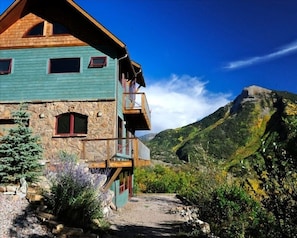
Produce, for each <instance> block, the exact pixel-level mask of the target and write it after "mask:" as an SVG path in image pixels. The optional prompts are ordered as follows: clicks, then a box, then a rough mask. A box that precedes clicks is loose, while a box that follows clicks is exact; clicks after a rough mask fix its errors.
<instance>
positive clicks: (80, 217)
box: [47, 161, 103, 229]
mask: <svg viewBox="0 0 297 238" xmlns="http://www.w3.org/2000/svg"><path fill="white" fill-rule="evenodd" d="M50 175H51V176H49V177H50V181H51V183H52V186H51V193H50V194H49V196H48V197H49V199H48V201H47V202H48V205H49V208H50V209H51V210H52V212H53V214H54V215H56V216H57V218H58V219H59V220H61V221H63V222H64V223H65V224H67V225H71V226H77V227H82V228H87V229H91V224H93V220H94V219H99V220H100V219H102V218H103V213H102V207H101V201H100V192H99V190H97V189H96V188H97V186H96V185H97V183H99V182H100V181H99V180H98V181H96V179H94V176H93V175H92V174H91V173H90V172H89V171H88V168H86V167H85V166H83V165H79V164H76V163H75V162H74V161H64V162H63V163H62V164H61V166H59V167H58V168H57V171H56V172H55V173H54V174H50Z"/></svg>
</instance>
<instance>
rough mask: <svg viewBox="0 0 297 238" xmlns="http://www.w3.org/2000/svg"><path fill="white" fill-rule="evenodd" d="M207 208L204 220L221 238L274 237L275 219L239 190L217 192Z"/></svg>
mask: <svg viewBox="0 0 297 238" xmlns="http://www.w3.org/2000/svg"><path fill="white" fill-rule="evenodd" d="M204 205H205V206H204V208H203V209H201V217H203V219H205V220H206V221H208V222H209V223H210V226H211V227H212V231H213V232H214V233H215V234H216V235H218V236H219V237H222V238H224V237H228V238H231V237H273V236H271V233H272V232H273V226H274V222H275V221H274V217H273V216H271V215H270V214H269V213H267V212H266V211H265V210H264V209H263V208H262V207H261V205H260V204H259V203H258V202H256V201H255V200H254V199H253V198H252V197H251V196H250V195H248V193H247V192H246V191H245V190H244V189H242V188H240V187H238V186H235V185H231V186H230V185H224V186H221V187H219V188H217V189H216V190H214V192H213V193H212V196H211V198H210V200H209V201H208V203H205V204H204Z"/></svg>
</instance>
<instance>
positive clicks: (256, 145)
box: [147, 86, 297, 163]
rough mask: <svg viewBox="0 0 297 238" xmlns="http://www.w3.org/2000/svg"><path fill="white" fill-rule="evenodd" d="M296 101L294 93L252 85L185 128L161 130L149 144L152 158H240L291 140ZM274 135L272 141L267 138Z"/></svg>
mask: <svg viewBox="0 0 297 238" xmlns="http://www.w3.org/2000/svg"><path fill="white" fill-rule="evenodd" d="M296 103H297V95H295V94H292V93H289V92H280V91H273V90H269V89H265V88H261V87H258V86H250V87H247V88H244V89H243V91H242V93H241V94H240V95H239V96H237V97H236V98H235V100H234V101H233V102H231V103H229V104H227V105H226V106H224V107H221V108H219V109H218V110H217V111H215V112H214V113H213V114H211V115H209V116H207V117H205V118H204V119H202V120H200V121H198V122H195V123H193V124H190V125H187V126H184V127H182V128H177V129H170V130H165V131H162V132H160V133H159V134H157V135H156V136H155V137H154V138H153V139H152V140H150V141H149V142H148V143H147V145H148V146H149V147H150V149H151V155H152V158H153V159H159V160H163V161H167V162H168V161H175V162H176V161H178V160H182V161H186V162H194V161H197V162H200V163H201V162H203V161H204V160H205V158H208V159H209V158H211V159H213V160H215V161H230V162H231V161H234V162H235V161H241V160H243V159H245V158H247V157H249V156H251V155H253V154H254V153H256V152H257V151H259V150H260V149H261V148H262V149H263V148H264V147H266V146H271V145H270V144H271V143H273V142H274V143H285V144H286V143H292V141H290V138H289V137H291V136H292V135H291V134H292V132H290V128H291V127H292V126H293V127H294V120H295V117H296V115H297V104H296ZM292 120H293V121H292ZM291 121H292V122H291ZM272 135H274V136H273V142H270V141H267V139H271V140H272V138H271V136H272ZM293 137H294V136H293ZM290 150H291V149H290ZM204 162H205V161H204Z"/></svg>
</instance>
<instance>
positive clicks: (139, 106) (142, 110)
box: [123, 93, 151, 130]
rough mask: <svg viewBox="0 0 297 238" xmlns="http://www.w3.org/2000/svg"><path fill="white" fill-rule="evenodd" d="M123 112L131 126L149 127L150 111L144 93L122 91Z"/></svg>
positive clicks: (142, 128)
mask: <svg viewBox="0 0 297 238" xmlns="http://www.w3.org/2000/svg"><path fill="white" fill-rule="evenodd" d="M123 113H124V116H125V120H126V122H127V123H128V125H129V126H130V127H131V128H133V129H135V130H150V129H151V112H150V109H149V106H148V103H147V100H146V96H145V93H123Z"/></svg>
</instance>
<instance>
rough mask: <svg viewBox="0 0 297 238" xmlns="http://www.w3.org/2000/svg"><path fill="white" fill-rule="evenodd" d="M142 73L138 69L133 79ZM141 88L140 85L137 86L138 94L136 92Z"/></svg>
mask: <svg viewBox="0 0 297 238" xmlns="http://www.w3.org/2000/svg"><path fill="white" fill-rule="evenodd" d="M141 72H142V70H141V69H139V71H138V72H137V73H135V78H136V77H137V75H138V74H140V73H141ZM140 88H141V85H138V87H137V90H136V92H138V90H139V89H140Z"/></svg>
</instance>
